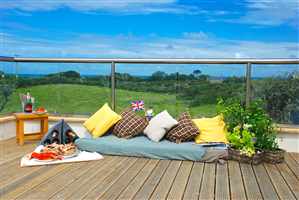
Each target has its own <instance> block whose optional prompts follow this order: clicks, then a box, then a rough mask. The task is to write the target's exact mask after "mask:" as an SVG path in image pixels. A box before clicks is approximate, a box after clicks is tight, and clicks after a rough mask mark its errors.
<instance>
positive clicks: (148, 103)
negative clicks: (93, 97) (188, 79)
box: [116, 64, 178, 117]
mask: <svg viewBox="0 0 299 200" xmlns="http://www.w3.org/2000/svg"><path fill="white" fill-rule="evenodd" d="M116 72H117V74H116V110H117V111H118V112H120V111H122V110H123V109H124V108H127V107H131V102H132V101H137V100H142V101H144V106H145V109H150V108H152V109H153V110H154V113H155V114H158V113H159V112H161V111H163V110H167V111H168V112H169V113H170V114H171V115H172V116H173V117H175V116H177V114H178V113H177V98H176V90H175V88H176V87H175V86H176V80H166V79H165V78H166V73H175V72H176V68H175V66H171V65H152V64H130V65H128V64H117V65H116ZM139 114H142V115H143V114H144V112H139Z"/></svg>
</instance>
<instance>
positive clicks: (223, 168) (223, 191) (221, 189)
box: [215, 163, 230, 200]
mask: <svg viewBox="0 0 299 200" xmlns="http://www.w3.org/2000/svg"><path fill="white" fill-rule="evenodd" d="M229 191H230V190H229V179H228V167H227V163H225V164H222V165H221V164H217V168H216V187H215V199H216V200H218V199H219V200H222V199H230V194H229Z"/></svg>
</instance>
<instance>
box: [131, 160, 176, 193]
mask: <svg viewBox="0 0 299 200" xmlns="http://www.w3.org/2000/svg"><path fill="white" fill-rule="evenodd" d="M169 163H170V161H169V160H160V161H159V163H158V165H157V167H156V168H155V169H154V171H153V173H152V174H151V175H150V176H149V177H148V179H147V180H146V182H145V183H144V185H143V186H142V188H140V190H139V191H138V192H137V193H136V196H135V197H134V198H133V199H149V198H150V196H151V194H152V192H153V191H154V190H155V188H156V186H157V185H158V184H159V182H160V179H161V177H162V176H163V174H164V172H165V171H166V169H167V167H168V165H169Z"/></svg>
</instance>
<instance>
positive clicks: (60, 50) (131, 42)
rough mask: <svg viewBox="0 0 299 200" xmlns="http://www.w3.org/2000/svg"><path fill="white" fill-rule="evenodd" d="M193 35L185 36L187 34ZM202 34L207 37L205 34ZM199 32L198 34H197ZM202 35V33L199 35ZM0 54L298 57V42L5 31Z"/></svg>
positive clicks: (104, 56)
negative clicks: (56, 37)
mask: <svg viewBox="0 0 299 200" xmlns="http://www.w3.org/2000/svg"><path fill="white" fill-rule="evenodd" d="M190 35H191V36H192V37H186V36H190ZM202 35H203V36H204V37H202ZM195 36H196V37H195ZM198 36H199V37H198ZM1 38H2V42H1V43H2V44H1V45H0V55H7V56H13V55H15V54H17V55H20V56H25V57H26V56H29V57H47V56H50V57H101V58H111V57H115V58H235V57H238V58H245V57H246V58H290V57H292V58H294V57H297V58H299V53H298V52H299V44H298V43H296V42H260V41H238V40H225V39H221V38H214V37H209V36H208V35H207V34H205V33H203V32H199V33H184V34H183V35H182V36H181V37H173V38H171V37H159V36H155V35H153V36H149V37H136V36H124V35H119V36H105V35H92V34H84V35H76V36H73V37H68V39H65V40H49V39H37V38H24V37H21V38H20V37H18V36H15V35H11V34H2V36H1Z"/></svg>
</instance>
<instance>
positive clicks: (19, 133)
mask: <svg viewBox="0 0 299 200" xmlns="http://www.w3.org/2000/svg"><path fill="white" fill-rule="evenodd" d="M14 116H15V118H16V139H17V143H19V145H23V144H24V141H25V140H26V139H28V140H40V139H41V138H42V137H43V135H44V134H45V133H47V131H48V126H49V125H48V117H49V115H48V114H47V113H45V114H34V113H15V114H14ZM30 120H40V132H37V133H28V134H25V133H24V122H25V121H30Z"/></svg>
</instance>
